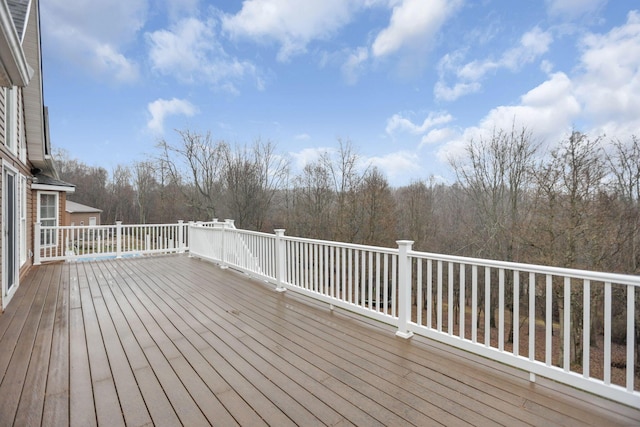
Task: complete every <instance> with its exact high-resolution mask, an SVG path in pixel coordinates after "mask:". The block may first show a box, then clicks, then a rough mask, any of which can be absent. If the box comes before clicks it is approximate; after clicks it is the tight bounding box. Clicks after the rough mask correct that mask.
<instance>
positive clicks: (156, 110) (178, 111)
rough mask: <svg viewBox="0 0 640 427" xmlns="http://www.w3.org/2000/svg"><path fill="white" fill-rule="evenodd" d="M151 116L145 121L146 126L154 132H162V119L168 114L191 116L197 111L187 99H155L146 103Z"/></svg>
mask: <svg viewBox="0 0 640 427" xmlns="http://www.w3.org/2000/svg"><path fill="white" fill-rule="evenodd" d="M147 109H148V110H149V113H150V114H151V118H150V119H149V121H148V122H147V128H148V129H149V130H150V131H151V132H153V133H155V134H162V133H163V132H164V121H165V119H166V118H167V117H168V116H176V115H183V116H187V117H191V116H193V115H194V114H196V112H197V111H198V110H197V108H196V107H195V106H194V105H193V104H191V103H190V102H189V101H186V100H184V99H177V98H172V99H156V100H155V101H153V102H150V103H149V105H147Z"/></svg>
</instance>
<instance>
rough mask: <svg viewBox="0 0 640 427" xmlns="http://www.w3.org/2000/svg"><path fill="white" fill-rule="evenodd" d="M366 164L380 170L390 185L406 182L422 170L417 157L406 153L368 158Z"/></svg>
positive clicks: (400, 152)
mask: <svg viewBox="0 0 640 427" xmlns="http://www.w3.org/2000/svg"><path fill="white" fill-rule="evenodd" d="M367 162H368V163H369V164H371V165H372V166H376V167H378V168H379V169H380V170H382V171H383V172H384V174H385V175H386V176H387V178H388V179H389V182H390V183H391V184H392V185H393V184H394V183H395V182H406V181H408V180H409V179H412V178H414V177H415V176H416V174H418V173H419V172H420V171H421V170H422V166H421V162H420V158H419V157H418V155H417V154H416V153H412V152H408V151H398V152H395V153H390V154H387V155H385V156H381V157H369V158H368V159H367Z"/></svg>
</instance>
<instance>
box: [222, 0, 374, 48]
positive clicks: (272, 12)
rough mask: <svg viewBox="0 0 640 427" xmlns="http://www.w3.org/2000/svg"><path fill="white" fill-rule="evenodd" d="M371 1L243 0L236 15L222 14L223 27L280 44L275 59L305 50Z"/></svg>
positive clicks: (235, 35)
mask: <svg viewBox="0 0 640 427" xmlns="http://www.w3.org/2000/svg"><path fill="white" fill-rule="evenodd" d="M368 5H370V4H367V3H364V4H362V3H360V2H358V1H355V0H348V1H347V0H306V1H299V0H246V1H244V2H243V4H242V9H241V10H240V11H239V12H238V13H237V14H235V15H228V14H227V15H224V16H223V18H222V26H223V28H224V30H225V31H226V32H227V33H229V34H230V35H231V36H232V37H247V38H250V39H253V40H255V41H264V40H269V41H275V42H277V43H278V44H280V50H279V53H278V59H279V60H281V61H286V60H288V59H289V58H290V57H291V56H292V55H295V54H299V53H302V52H305V50H306V47H307V44H309V43H310V42H311V41H313V40H316V39H326V38H328V37H329V36H331V35H333V34H334V33H335V32H336V31H337V30H338V29H339V28H341V27H342V26H344V25H345V24H347V23H348V22H349V21H350V20H351V17H352V13H353V11H354V10H356V9H357V8H359V7H362V6H368Z"/></svg>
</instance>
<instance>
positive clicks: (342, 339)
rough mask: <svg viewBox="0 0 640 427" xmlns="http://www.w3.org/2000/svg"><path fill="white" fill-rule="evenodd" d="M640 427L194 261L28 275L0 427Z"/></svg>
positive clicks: (14, 319) (4, 324)
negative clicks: (425, 426)
mask: <svg viewBox="0 0 640 427" xmlns="http://www.w3.org/2000/svg"><path fill="white" fill-rule="evenodd" d="M96 424H100V425H105V426H118V425H129V426H145V425H158V426H161V425H167V426H175V425H187V426H198V425H210V424H212V425H220V426H226V425H245V426H257V425H274V426H286V425H305V426H307V425H331V426H342V425H350V424H355V425H366V426H374V425H390V426H399V425H412V424H413V425H428V426H430V425H439V424H441V425H448V426H454V425H508V426H517V425H542V426H552V425H576V426H582V425H598V426H604V425H607V426H609V425H640V410H637V409H634V408H629V407H626V406H622V405H618V404H615V403H611V402H608V401H606V400H603V399H600V398H596V397H593V396H590V395H588V394H585V393H582V392H579V391H576V390H574V389H571V388H568V387H564V386H561V385H558V384H556V383H554V382H552V381H548V380H542V379H539V381H538V382H536V383H530V382H529V381H528V374H526V373H523V372H520V371H518V370H515V369H511V368H509V367H505V366H502V365H499V364H497V363H494V362H490V361H487V360H485V359H482V358H479V357H476V356H472V355H469V354H466V353H464V352H461V351H457V350H452V349H449V348H447V347H445V346H442V345H439V344H434V343H431V342H429V341H428V340H426V339H422V338H419V337H414V338H412V339H410V340H404V339H401V338H397V337H395V335H394V330H393V329H392V328H389V327H387V326H385V325H380V324H378V323H375V322H372V321H367V320H364V319H361V318H359V317H357V316H355V315H351V314H349V313H345V312H343V311H340V310H335V311H331V310H329V308H328V307H327V306H326V305H325V304H321V303H317V302H313V301H310V300H308V299H306V298H304V297H301V296H297V295H295V294H294V293H293V292H286V293H283V294H281V293H277V292H275V291H274V290H273V287H272V286H270V285H267V284H265V283H261V282H258V281H254V280H250V279H249V278H247V277H246V276H244V275H241V274H239V273H236V272H233V271H231V270H221V269H220V268H218V267H217V266H215V265H213V264H209V263H207V262H204V261H199V260H196V259H191V258H188V257H187V256H178V255H176V256H162V257H148V258H139V259H127V260H110V261H100V262H79V263H66V264H52V265H47V266H40V267H37V268H34V269H33V270H32V272H31V273H30V274H29V276H28V277H27V279H26V280H25V281H24V282H23V283H22V285H21V287H20V289H19V290H18V292H17V293H16V295H15V297H14V300H13V301H12V302H11V304H10V305H9V307H8V309H7V310H6V312H5V313H4V314H2V315H1V316H0V426H5V425H17V426H31V425H34V426H37V425H53V426H63V425H74V426H90V425H96Z"/></svg>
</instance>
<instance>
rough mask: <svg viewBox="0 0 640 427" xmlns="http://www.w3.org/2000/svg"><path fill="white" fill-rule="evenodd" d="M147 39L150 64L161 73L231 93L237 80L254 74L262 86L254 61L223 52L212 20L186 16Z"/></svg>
mask: <svg viewBox="0 0 640 427" xmlns="http://www.w3.org/2000/svg"><path fill="white" fill-rule="evenodd" d="M147 41H148V44H149V59H150V61H151V65H152V67H153V69H154V70H156V71H157V72H159V73H161V74H164V75H171V76H174V77H176V78H177V79H178V80H180V81H182V82H185V83H201V82H205V83H210V84H213V85H214V86H215V87H217V88H219V89H224V90H227V91H229V92H237V88H236V86H235V84H234V82H237V81H239V80H241V79H243V78H244V77H246V76H254V77H255V78H256V84H257V86H258V88H262V85H263V82H262V80H261V79H260V78H259V77H257V71H256V68H255V66H254V65H253V64H251V63H250V62H248V61H240V60H238V59H236V58H233V57H230V56H229V55H227V53H226V52H225V51H224V49H223V47H222V45H221V44H220V43H219V42H218V40H217V39H216V32H215V23H214V21H212V20H210V21H201V20H199V19H196V18H185V19H182V20H180V21H179V22H177V23H176V24H175V25H174V26H173V27H171V29H169V30H158V31H154V32H152V33H148V34H147Z"/></svg>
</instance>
